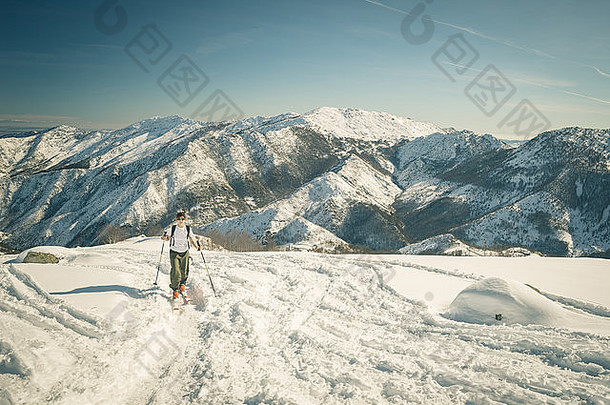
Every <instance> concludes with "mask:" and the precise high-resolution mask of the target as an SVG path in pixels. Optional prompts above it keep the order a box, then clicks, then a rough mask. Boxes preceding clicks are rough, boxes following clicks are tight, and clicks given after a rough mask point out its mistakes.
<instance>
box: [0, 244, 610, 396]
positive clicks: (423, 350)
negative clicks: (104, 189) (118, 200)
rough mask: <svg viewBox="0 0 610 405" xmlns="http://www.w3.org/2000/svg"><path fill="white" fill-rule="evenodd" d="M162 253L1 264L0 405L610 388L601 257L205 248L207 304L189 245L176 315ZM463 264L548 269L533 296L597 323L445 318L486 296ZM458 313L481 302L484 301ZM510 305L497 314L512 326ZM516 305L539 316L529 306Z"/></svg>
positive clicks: (609, 327) (121, 252)
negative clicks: (588, 307)
mask: <svg viewBox="0 0 610 405" xmlns="http://www.w3.org/2000/svg"><path fill="white" fill-rule="evenodd" d="M160 248H161V241H160V240H159V239H158V238H144V237H138V238H133V239H130V240H127V241H124V242H122V243H119V244H115V245H105V246H98V247H93V248H75V249H67V250H65V249H61V250H59V249H56V248H51V249H49V248H44V249H42V250H45V251H49V252H55V253H57V254H58V255H60V256H62V257H63V259H62V260H61V261H60V262H59V263H58V264H28V263H19V260H15V259H13V260H12V263H5V264H2V265H0V305H1V306H2V309H1V310H0V326H1V327H0V353H1V357H0V398H1V399H2V401H3V403H9V404H10V403H15V404H21V403H62V404H63V403H66V404H68V403H69V404H76V403H78V404H81V403H148V404H188V403H197V404H219V403H249V404H259V403H294V404H328V403H334V404H373V403H374V404H394V403H414V404H430V403H443V404H445V403H447V404H449V403H452V404H453V403H455V404H468V403H558V404H563V403H565V404H571V403H595V404H603V403H604V401H606V399H607V398H608V396H609V395H610V389H609V386H610V380H609V378H610V377H609V376H610V357H609V355H608V353H610V346H609V341H608V336H610V320H609V319H610V318H608V314H610V312H607V315H601V313H602V311H601V310H600V309H598V311H597V312H598V313H599V315H593V314H591V313H585V312H584V310H583V308H585V306H583V307H582V308H581V307H580V306H578V305H579V304H578V303H581V302H584V301H587V300H592V299H594V297H596V296H598V294H602V293H603V290H604V287H605V285H607V283H608V274H610V273H609V272H608V270H609V269H608V264H607V262H606V261H603V260H600V259H547V258H535V259H534V260H532V259H530V258H523V259H507V258H482V257H478V258H448V257H445V258H439V257H437V258H435V260H437V261H439V260H442V261H443V262H442V264H441V263H440V262H439V264H438V265H436V266H430V265H428V266H424V265H418V264H416V263H414V260H415V259H424V258H425V257H423V256H418V257H414V256H404V255H396V256H391V255H373V256H360V255H348V256H346V255H341V256H334V255H321V254H314V253H288V252H282V253H278V252H275V253H226V252H205V255H206V260H207V262H208V265H209V268H210V271H211V274H212V277H213V279H214V284H215V286H216V289H217V290H218V297H214V296H213V294H212V291H211V289H210V287H209V283H208V280H207V274H206V271H205V269H204V267H203V266H202V261H201V258H200V257H199V256H198V253H197V252H195V251H193V252H192V253H193V258H194V260H193V264H192V268H191V276H190V283H189V288H190V295H191V297H192V298H193V301H194V306H193V307H192V308H187V309H185V311H184V312H183V313H176V312H174V313H172V310H171V309H170V305H169V301H168V298H169V297H168V294H167V292H166V290H167V288H166V287H163V286H165V285H167V283H168V275H167V270H168V258H167V256H166V257H164V258H163V261H162V268H161V276H160V279H159V280H160V281H159V284H160V285H161V286H162V288H160V289H157V288H153V287H154V286H153V285H152V281H153V280H154V276H155V272H156V266H157V263H158V259H159V251H160ZM104 257H105V258H112V259H113V260H112V261H111V262H109V263H104V260H103V258H104ZM15 258H16V257H15ZM463 259H468V260H470V261H472V260H476V263H478V264H479V266H481V267H482V268H492V269H493V268H498V267H499V266H498V265H496V264H497V263H504V262H505V261H507V260H512V263H514V264H513V266H518V267H519V268H525V267H527V268H528V272H527V273H528V274H530V275H533V274H536V272H537V271H539V270H540V269H546V270H544V271H543V272H542V273H540V274H539V276H540V277H539V280H540V281H541V283H538V284H537V285H536V287H537V288H539V289H541V290H543V291H544V292H545V294H546V295H550V293H557V290H556V289H555V286H558V285H560V286H561V287H562V288H563V289H564V294H567V295H561V296H558V295H555V299H553V300H552V301H550V304H549V305H551V306H552V307H553V308H555V309H558V308H559V309H558V310H559V311H560V312H561V311H568V312H570V313H573V314H577V313H580V316H581V317H585V318H587V317H588V318H589V319H594V320H595V325H593V326H594V327H595V328H594V329H592V325H588V324H586V323H582V322H581V323H579V322H570V323H569V324H562V325H549V324H548V323H547V322H542V324H535V323H533V324H530V325H523V324H520V323H514V324H513V323H512V322H509V320H507V322H502V321H498V322H496V321H495V320H494V321H492V322H491V323H492V324H491V325H486V324H476V323H471V322H459V321H454V320H451V319H448V318H446V317H444V316H442V315H441V314H443V313H445V312H446V311H447V310H448V309H449V305H450V303H451V302H452V301H453V300H455V299H457V298H456V297H458V296H460V295H463V294H465V292H467V291H474V290H477V291H482V289H481V288H475V287H474V286H471V285H472V284H473V283H474V282H477V281H480V280H484V279H483V277H484V276H483V275H482V274H477V273H476V270H475V273H472V272H460V271H457V270H453V268H454V267H456V265H458V267H459V262H461V261H462V260H463ZM583 260H584V261H586V262H587V263H593V262H595V263H594V264H595V265H593V266H588V267H587V268H588V269H589V270H590V272H592V273H591V274H589V275H590V276H591V277H589V278H590V279H591V285H590V286H589V288H586V289H579V287H578V286H577V285H576V284H577V283H573V282H571V281H570V280H574V278H578V277H579V274H580V272H579V268H578V267H579V265H580V263H583ZM558 261H560V262H561V263H562V264H561V266H559V267H562V268H565V269H566V270H567V271H568V273H569V274H570V275H571V276H570V277H569V278H568V279H564V281H563V282H561V281H560V280H557V279H555V278H553V277H551V275H552V274H553V271H552V270H553V269H554V268H555V267H557V263H558ZM527 263H529V264H527ZM542 264H544V265H542ZM547 264H548V265H547ZM600 265H601V267H600ZM528 266H529V267H528ZM476 267H477V266H469V268H476ZM594 270H595V271H594ZM496 280H499V281H498V282H497V283H496V284H498V285H500V286H501V285H504V286H511V288H512V286H515V285H517V286H518V287H517V288H518V289H522V288H525V289H527V290H526V291H527V293H526V294H525V295H527V296H528V297H529V298H528V299H531V300H537V301H539V300H540V299H542V298H544V297H537V296H533V295H531V294H538V293H536V292H535V291H534V290H531V289H530V288H529V287H524V286H523V285H518V284H515V282H512V281H502V280H504V279H496ZM545 283H546V284H545ZM558 283H559V284H558ZM584 284H585V285H587V282H585V283H584ZM469 286H470V287H469ZM475 286H476V284H475ZM497 290H498V288H496V289H495V290H494V291H497ZM520 291H521V290H520ZM460 292H462V294H460ZM583 294H584V295H583ZM587 294H588V295H587ZM510 296H511V297H515V298H522V296H520V295H519V294H515V293H512V295H510ZM534 297H536V298H534ZM606 297H607V295H606ZM544 299H545V300H546V298H544ZM547 301H548V300H547ZM468 302H469V303H470V304H473V305H475V306H476V305H479V306H480V305H482V304H484V303H485V301H484V297H483V296H481V295H480V294H479V295H470V297H469V300H468ZM514 302H516V301H512V302H509V303H508V304H510V305H508V306H506V307H500V308H499V309H497V308H493V311H502V312H503V313H504V314H507V315H508V314H510V309H512V308H514V306H511V305H512V304H513V303H514ZM560 302H563V303H562V304H560ZM567 302H572V304H567ZM606 303H607V302H606ZM520 305H521V306H520V307H519V308H521V309H522V310H523V311H530V312H529V313H530V315H532V316H533V317H534V319H537V318H535V316H537V315H539V312H536V311H539V310H540V306H539V305H538V304H536V303H535V302H534V304H532V303H531V302H529V301H523V300H522V302H521V304H520ZM599 308H602V307H599ZM604 308H606V309H607V310H610V308H609V307H604ZM490 309H491V308H490ZM531 311H533V312H531ZM545 313H548V311H547V312H545ZM517 315H519V314H518V313H517ZM468 320H469V321H470V320H471V319H468ZM528 323H530V322H528ZM558 326H559V327H558Z"/></svg>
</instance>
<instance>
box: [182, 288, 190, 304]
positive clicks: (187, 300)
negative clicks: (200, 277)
mask: <svg viewBox="0 0 610 405" xmlns="http://www.w3.org/2000/svg"><path fill="white" fill-rule="evenodd" d="M180 296H181V297H182V301H183V302H182V303H183V304H184V305H189V304H191V299H190V298H189V296H188V294H187V293H186V290H184V291H180Z"/></svg>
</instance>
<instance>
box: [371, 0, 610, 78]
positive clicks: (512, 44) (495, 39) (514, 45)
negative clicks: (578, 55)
mask: <svg viewBox="0 0 610 405" xmlns="http://www.w3.org/2000/svg"><path fill="white" fill-rule="evenodd" d="M363 1H365V2H367V3H371V4H374V5H377V6H380V7H383V8H386V9H388V10H392V11H396V12H398V13H401V14H404V15H410V14H411V13H409V12H408V11H404V10H400V9H398V8H395V7H391V6H388V5H387V4H384V3H381V2H379V1H375V0H363ZM431 20H432V21H434V22H435V23H437V24H441V25H445V26H447V27H451V28H454V29H456V30H459V31H462V32H466V33H468V34H472V35H475V36H477V37H479V38H483V39H486V40H489V41H492V42H496V43H498V44H502V45H505V46H508V47H510V48H513V49H518V50H520V51H523V52H526V53H529V54H533V55H538V56H542V57H544V58H548V59H558V58H557V57H556V56H554V55H551V54H549V53H547V52H544V51H541V50H539V49H536V48H532V47H529V46H526V45H521V44H517V43H515V42H513V41H511V40H508V39H504V38H499V37H494V36H491V35H488V34H485V33H483V32H480V31H477V30H475V29H473V28H470V27H464V26H460V25H456V24H451V23H448V22H445V21H440V20H436V19H432V18H431ZM562 60H564V61H566V62H570V63H574V64H576V65H579V66H582V67H587V68H590V69H593V70H594V71H595V72H597V73H598V74H599V75H600V76H603V77H609V78H610V73H607V72H604V71H603V70H601V69H600V68H599V67H597V66H594V65H588V64H584V63H581V62H576V61H573V60H567V59H562Z"/></svg>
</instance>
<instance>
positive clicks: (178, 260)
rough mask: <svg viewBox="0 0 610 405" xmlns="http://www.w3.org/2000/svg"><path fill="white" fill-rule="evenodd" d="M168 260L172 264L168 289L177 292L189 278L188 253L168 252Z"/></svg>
mask: <svg viewBox="0 0 610 405" xmlns="http://www.w3.org/2000/svg"><path fill="white" fill-rule="evenodd" d="M169 260H170V262H171V264H172V271H171V273H169V279H170V282H171V284H170V285H169V288H171V289H172V290H177V289H178V288H179V287H180V284H186V279H187V278H188V276H189V251H188V250H187V251H186V252H183V253H178V252H174V251H173V250H170V251H169Z"/></svg>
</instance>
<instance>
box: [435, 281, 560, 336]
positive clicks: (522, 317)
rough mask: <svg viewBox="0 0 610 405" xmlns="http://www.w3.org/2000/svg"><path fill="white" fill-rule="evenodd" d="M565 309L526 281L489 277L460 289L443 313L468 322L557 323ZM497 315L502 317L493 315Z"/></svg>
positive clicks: (554, 324)
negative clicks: (524, 282) (526, 283)
mask: <svg viewBox="0 0 610 405" xmlns="http://www.w3.org/2000/svg"><path fill="white" fill-rule="evenodd" d="M566 312H568V311H567V310H566V309H564V308H563V307H562V306H561V305H559V304H558V303H556V302H554V301H551V300H549V299H548V298H546V297H544V296H543V295H541V294H539V293H538V292H536V291H535V290H534V289H533V288H531V287H528V286H526V285H525V284H521V283H518V282H516V281H512V280H505V279H501V278H498V277H489V278H485V279H483V280H481V281H478V282H476V283H474V284H472V285H470V286H468V287H466V288H465V289H464V290H462V292H460V293H459V294H458V296H457V297H456V298H455V299H454V300H453V302H452V303H451V305H450V306H449V310H448V311H447V313H445V316H446V317H447V318H450V319H453V320H456V321H461V322H469V323H481V324H494V323H506V324H522V325H528V324H538V325H545V326H557V324H558V321H560V320H562V319H564V318H566ZM568 313H569V312H568ZM499 315H501V319H496V317H499Z"/></svg>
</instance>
